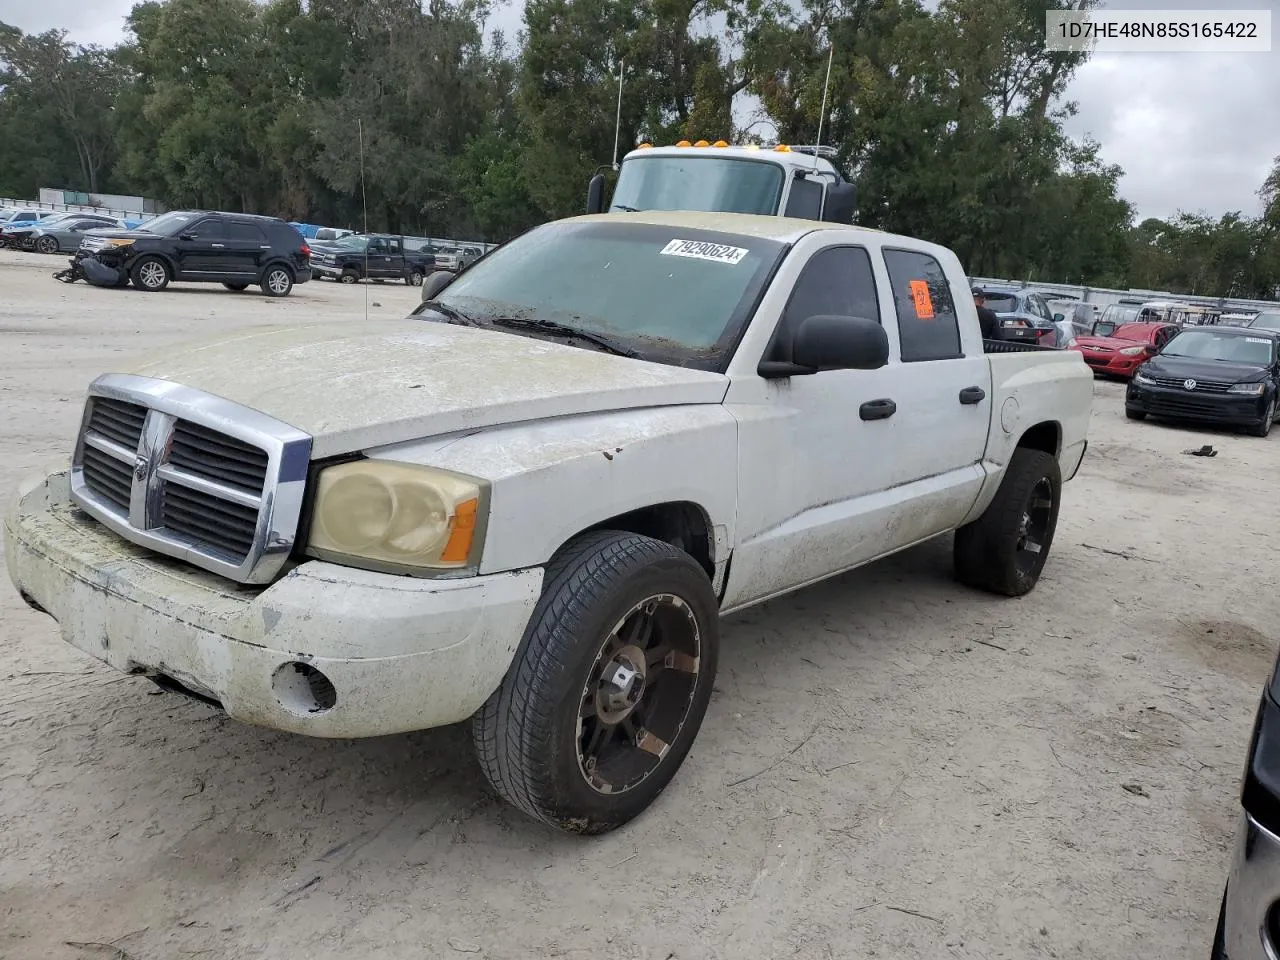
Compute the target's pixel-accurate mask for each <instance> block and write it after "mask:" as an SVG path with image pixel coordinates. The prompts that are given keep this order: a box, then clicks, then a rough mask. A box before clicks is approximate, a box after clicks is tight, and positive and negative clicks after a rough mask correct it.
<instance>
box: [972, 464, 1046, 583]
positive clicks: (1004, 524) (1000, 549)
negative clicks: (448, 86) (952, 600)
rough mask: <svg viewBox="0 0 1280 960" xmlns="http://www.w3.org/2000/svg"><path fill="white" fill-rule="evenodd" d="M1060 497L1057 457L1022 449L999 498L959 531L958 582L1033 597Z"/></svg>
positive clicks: (998, 494)
mask: <svg viewBox="0 0 1280 960" xmlns="http://www.w3.org/2000/svg"><path fill="white" fill-rule="evenodd" d="M1061 499H1062V473H1061V470H1060V469H1059V468H1058V461H1057V458H1056V457H1054V456H1053V455H1052V454H1048V453H1045V452H1044V451H1042V450H1031V449H1028V448H1026V447H1019V448H1018V449H1016V450H1014V452H1013V456H1012V457H1011V458H1010V460H1009V466H1008V467H1007V468H1006V469H1005V474H1004V479H1003V480H1001V482H1000V489H999V490H998V491H996V496H995V499H994V500H992V501H991V503H990V504H989V505H988V506H987V509H986V511H985V512H984V513H983V514H982V516H980V517H979V518H978V519H977V520H974V521H973V522H972V523H968V524H965V525H964V526H963V527H961V528H960V529H959V530H957V531H956V540H955V549H954V562H955V574H956V579H957V580H959V581H960V582H961V583H963V584H964V585H965V586H968V587H973V588H974V589H976V590H985V591H987V592H989V593H997V594H1001V595H1002V596H1006V597H1020V596H1023V595H1024V594H1027V593H1030V592H1031V590H1032V589H1033V588H1034V587H1035V585H1036V582H1037V581H1038V580H1039V579H1040V573H1041V571H1042V570H1043V569H1044V565H1045V561H1047V560H1048V559H1049V548H1050V547H1052V546H1053V534H1054V531H1055V530H1056V529H1057V526H1058V507H1059V504H1060V502H1061Z"/></svg>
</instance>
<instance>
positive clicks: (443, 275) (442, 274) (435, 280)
mask: <svg viewBox="0 0 1280 960" xmlns="http://www.w3.org/2000/svg"><path fill="white" fill-rule="evenodd" d="M453 277H454V275H453V274H452V273H450V272H449V271H448V270H433V271H431V273H430V274H429V275H428V276H427V279H425V280H423V281H422V302H423V303H426V302H427V301H428V300H434V299H435V298H436V297H437V296H439V295H440V292H441V291H442V290H444V288H445V287H447V286H448V285H449V284H451V283H453Z"/></svg>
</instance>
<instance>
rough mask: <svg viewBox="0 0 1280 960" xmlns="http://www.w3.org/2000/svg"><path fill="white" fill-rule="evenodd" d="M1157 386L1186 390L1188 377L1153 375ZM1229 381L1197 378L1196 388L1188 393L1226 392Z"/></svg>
mask: <svg viewBox="0 0 1280 960" xmlns="http://www.w3.org/2000/svg"><path fill="white" fill-rule="evenodd" d="M1151 379H1152V380H1153V381H1154V382H1155V384H1156V386H1158V387H1167V388H1169V389H1170V390H1186V389H1187V387H1186V383H1187V379H1188V378H1187V377H1152V378H1151ZM1230 386H1231V384H1229V383H1219V382H1217V381H1216V380H1196V381H1195V388H1194V389H1193V390H1188V391H1187V392H1188V393H1226V392H1227V388H1228V387H1230Z"/></svg>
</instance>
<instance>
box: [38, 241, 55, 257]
mask: <svg viewBox="0 0 1280 960" xmlns="http://www.w3.org/2000/svg"><path fill="white" fill-rule="evenodd" d="M36 252H37V253H46V254H47V253H57V252H58V241H57V239H56V238H54V237H41V238H40V239H39V240H37V241H36Z"/></svg>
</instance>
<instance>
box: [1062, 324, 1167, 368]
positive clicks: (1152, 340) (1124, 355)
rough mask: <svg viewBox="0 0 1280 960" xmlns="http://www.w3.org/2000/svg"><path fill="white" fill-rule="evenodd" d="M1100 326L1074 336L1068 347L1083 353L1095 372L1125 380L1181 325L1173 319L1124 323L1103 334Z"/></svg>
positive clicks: (1157, 350)
mask: <svg viewBox="0 0 1280 960" xmlns="http://www.w3.org/2000/svg"><path fill="white" fill-rule="evenodd" d="M1099 326H1101V324H1095V325H1094V328H1093V329H1094V333H1093V336H1089V337H1076V339H1075V342H1074V343H1072V344H1071V346H1070V347H1069V348H1068V349H1070V350H1075V351H1078V352H1079V353H1081V354H1083V356H1084V362H1085V363H1087V364H1088V365H1089V367H1090V368H1091V369H1092V370H1093V372H1094V373H1101V374H1105V375H1107V376H1111V377H1123V378H1124V379H1125V380H1128V379H1129V378H1130V377H1132V376H1133V371H1135V370H1137V369H1138V367H1140V366H1142V365H1143V364H1144V363H1146V362H1147V361H1148V360H1150V359H1151V358H1152V357H1154V356H1155V355H1156V354H1157V353H1159V352H1160V351H1161V349H1163V347H1164V345H1165V344H1166V343H1168V342H1169V341H1170V340H1172V339H1173V338H1174V337H1175V336H1176V335H1177V333H1178V331H1179V330H1181V329H1182V328H1181V327H1179V326H1178V325H1177V324H1175V323H1124V324H1121V325H1120V326H1119V327H1116V328H1115V330H1114V331H1113V332H1111V333H1110V334H1108V335H1107V336H1102V335H1101V334H1102V330H1099ZM1107 326H1110V324H1108V325H1107ZM1104 329H1105V328H1104Z"/></svg>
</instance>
